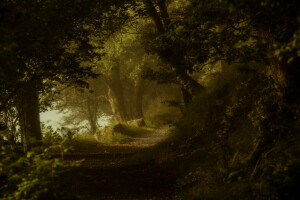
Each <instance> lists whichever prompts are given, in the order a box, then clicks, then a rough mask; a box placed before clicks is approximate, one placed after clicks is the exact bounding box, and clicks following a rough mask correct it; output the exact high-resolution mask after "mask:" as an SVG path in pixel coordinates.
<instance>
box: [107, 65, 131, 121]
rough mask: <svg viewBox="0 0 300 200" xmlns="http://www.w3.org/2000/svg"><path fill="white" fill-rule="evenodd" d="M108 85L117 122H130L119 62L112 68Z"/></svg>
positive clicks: (109, 96) (110, 100) (109, 97)
mask: <svg viewBox="0 0 300 200" xmlns="http://www.w3.org/2000/svg"><path fill="white" fill-rule="evenodd" d="M106 83H107V86H108V99H109V102H110V105H111V109H112V112H113V113H114V117H115V120H116V121H119V122H123V121H128V120H129V117H128V114H127V110H126V106H125V101H124V94H123V87H122V83H121V79H120V66H119V63H118V62H116V64H115V65H114V66H113V67H112V69H111V71H110V77H109V80H107V81H106Z"/></svg>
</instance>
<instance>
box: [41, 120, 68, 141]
mask: <svg viewBox="0 0 300 200" xmlns="http://www.w3.org/2000/svg"><path fill="white" fill-rule="evenodd" d="M41 129H42V135H43V145H44V146H45V147H49V146H52V145H58V144H59V143H61V142H62V140H63V138H62V137H61V136H60V135H59V134H58V133H57V132H56V131H54V130H53V128H52V127H51V126H47V127H45V125H44V124H42V125H41Z"/></svg>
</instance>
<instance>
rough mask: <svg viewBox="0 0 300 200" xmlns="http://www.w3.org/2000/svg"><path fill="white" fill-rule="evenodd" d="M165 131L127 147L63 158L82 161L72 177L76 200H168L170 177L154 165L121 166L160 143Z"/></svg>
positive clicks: (101, 147) (106, 147)
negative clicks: (127, 160) (135, 155)
mask: <svg viewBox="0 0 300 200" xmlns="http://www.w3.org/2000/svg"><path fill="white" fill-rule="evenodd" d="M168 130H169V127H168V126H166V127H162V128H160V129H157V130H156V131H153V132H152V133H149V134H146V135H144V136H143V137H140V138H136V139H135V140H134V141H133V142H131V143H130V144H118V145H116V144H114V145H103V144H99V143H98V144H95V145H94V146H92V147H91V148H89V150H87V151H80V152H74V153H71V154H68V155H66V157H65V159H66V160H70V161H71V160H72V161H73V160H80V159H85V161H84V162H83V163H82V165H81V166H80V167H79V168H78V170H77V171H76V173H73V174H72V177H71V179H72V180H74V181H72V182H73V188H74V191H75V192H76V193H77V196H78V197H79V199H82V200H94V199H132V200H134V199H136V200H144V199H149V200H150V199H152V200H154V199H171V195H172V191H173V183H174V180H172V178H171V177H172V176H171V175H170V174H169V171H168V170H166V169H162V168H160V167H159V166H157V165H154V164H147V165H136V166H124V165H122V163H123V162H124V161H125V160H126V159H127V158H129V157H130V156H132V155H134V154H136V153H138V152H140V151H143V150H145V149H146V148H148V147H150V146H153V145H155V144H157V143H158V142H160V141H161V140H163V139H164V138H165V137H166V136H167V133H168Z"/></svg>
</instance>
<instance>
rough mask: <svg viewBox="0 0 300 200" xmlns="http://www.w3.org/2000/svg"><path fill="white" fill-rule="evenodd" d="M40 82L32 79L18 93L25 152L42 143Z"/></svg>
mask: <svg viewBox="0 0 300 200" xmlns="http://www.w3.org/2000/svg"><path fill="white" fill-rule="evenodd" d="M38 84H39V81H36V80H33V81H30V82H29V83H27V85H26V86H24V87H23V88H22V90H20V92H19V94H18V100H17V101H18V106H17V107H18V108H17V109H18V113H19V124H20V130H21V135H22V142H23V146H24V151H25V152H27V151H28V150H29V149H30V148H31V147H34V146H39V145H41V144H42V132H41V126H40V110H39V96H38Z"/></svg>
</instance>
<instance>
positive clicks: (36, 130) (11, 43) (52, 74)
mask: <svg viewBox="0 0 300 200" xmlns="http://www.w3.org/2000/svg"><path fill="white" fill-rule="evenodd" d="M124 3H126V2H125V1H124V2H118V1H115V2H108V1H91V0H85V1H81V0H75V1H70V0H67V1H59V0H47V1H38V0H34V1H31V0H21V1H18V2H15V1H10V0H4V1H1V3H0V8H1V9H0V14H1V22H0V30H1V33H2V40H1V41H0V42H1V49H0V60H1V61H0V62H1V64H0V65H1V69H0V90H1V91H0V92H1V101H0V102H1V104H0V109H1V110H2V109H3V108H4V107H5V105H6V103H7V102H8V100H9V99H11V98H12V97H14V96H16V95H18V97H20V98H21V97H22V100H23V101H22V102H20V101H19V103H18V106H17V107H18V110H19V113H20V115H22V117H20V119H23V120H22V123H20V125H21V126H22V128H21V129H22V130H23V131H25V132H24V133H23V135H24V136H25V137H26V140H24V141H26V142H25V143H24V145H25V146H29V143H28V141H29V138H34V139H35V140H40V139H41V131H40V127H39V126H40V125H39V96H40V95H41V91H45V89H51V86H50V85H45V84H44V83H45V81H46V82H47V81H48V80H51V81H52V83H53V82H60V83H65V84H68V85H71V84H80V85H85V83H84V80H85V79H86V78H87V77H93V76H94V74H93V73H92V71H91V66H89V67H83V66H81V65H80V63H81V62H83V61H85V60H92V59H93V58H95V57H99V55H96V54H95V53H93V51H91V50H92V49H94V48H97V47H95V46H93V45H92V44H91V42H90V38H91V36H92V35H93V34H94V33H95V28H99V29H100V27H102V28H103V27H104V26H106V27H107V28H104V29H101V32H103V31H102V30H108V31H107V33H109V32H111V28H112V25H114V23H111V21H110V23H107V21H109V20H107V19H109V17H111V15H115V14H116V13H117V14H118V16H122V12H117V10H116V9H115V8H116V7H118V5H119V4H120V5H121V6H122V5H124ZM113 5H115V8H114V7H113ZM112 9H113V10H114V11H112V12H108V11H110V10H112ZM66 11H67V12H66ZM123 11H124V12H123V13H125V15H126V12H125V9H124V10H123ZM125 15H123V16H125ZM124 18H125V17H124ZM108 25H109V26H108ZM45 92H46V91H45ZM29 94H30V95H29ZM20 98H18V99H20Z"/></svg>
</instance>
